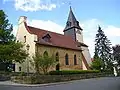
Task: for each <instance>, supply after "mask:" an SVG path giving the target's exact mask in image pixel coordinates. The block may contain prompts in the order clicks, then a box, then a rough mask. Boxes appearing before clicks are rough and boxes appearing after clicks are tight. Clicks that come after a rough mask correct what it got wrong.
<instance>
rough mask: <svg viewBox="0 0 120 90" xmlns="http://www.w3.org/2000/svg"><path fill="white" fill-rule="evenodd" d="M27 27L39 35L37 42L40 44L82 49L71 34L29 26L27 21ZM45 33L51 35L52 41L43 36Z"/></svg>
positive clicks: (30, 31)
mask: <svg viewBox="0 0 120 90" xmlns="http://www.w3.org/2000/svg"><path fill="white" fill-rule="evenodd" d="M25 27H26V28H27V30H28V32H29V33H31V34H35V35H37V37H38V39H39V41H37V43H39V44H44V45H50V46H56V47H61V48H69V49H74V50H81V49H80V48H78V47H77V43H76V42H75V41H74V40H73V39H72V38H71V37H70V36H65V35H62V34H58V33H55V32H51V31H47V30H43V29H39V28H35V27H31V26H27V24H26V23H25ZM45 34H49V35H50V37H51V38H50V42H46V41H44V40H43V39H42V37H43V36H44V35H45Z"/></svg>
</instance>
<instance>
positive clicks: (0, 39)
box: [0, 10, 28, 70]
mask: <svg viewBox="0 0 120 90" xmlns="http://www.w3.org/2000/svg"><path fill="white" fill-rule="evenodd" d="M12 30H13V26H12V24H10V23H9V20H8V19H7V15H6V14H5V13H4V11H3V10H0V70H1V68H2V69H3V70H7V68H8V67H9V66H10V65H11V64H12V63H13V62H19V63H22V62H23V61H24V60H25V59H26V57H27V56H28V54H27V53H26V51H25V50H23V46H24V45H23V44H22V43H19V42H15V37H14V35H13V34H12ZM3 67H4V68H3Z"/></svg>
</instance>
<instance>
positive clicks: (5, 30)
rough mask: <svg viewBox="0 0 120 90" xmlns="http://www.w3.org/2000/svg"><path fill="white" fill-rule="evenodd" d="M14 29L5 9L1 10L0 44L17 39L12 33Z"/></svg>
mask: <svg viewBox="0 0 120 90" xmlns="http://www.w3.org/2000/svg"><path fill="white" fill-rule="evenodd" d="M12 30H13V26H12V24H10V23H9V20H8V19H7V15H6V14H5V13H4V11H3V10H0V44H8V43H10V42H11V41H13V40H15V38H14V35H13V34H12V33H11V32H12Z"/></svg>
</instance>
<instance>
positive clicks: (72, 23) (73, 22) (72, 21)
mask: <svg viewBox="0 0 120 90" xmlns="http://www.w3.org/2000/svg"><path fill="white" fill-rule="evenodd" d="M72 27H76V28H79V29H80V30H82V28H81V27H80V26H79V22H78V21H77V19H76V18H75V16H74V14H73V11H72V7H71V6H70V12H69V16H68V20H67V23H66V27H65V29H64V31H65V30H68V29H69V28H72Z"/></svg>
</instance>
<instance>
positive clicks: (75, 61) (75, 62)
mask: <svg viewBox="0 0 120 90" xmlns="http://www.w3.org/2000/svg"><path fill="white" fill-rule="evenodd" d="M74 65H77V58H76V55H74Z"/></svg>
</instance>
